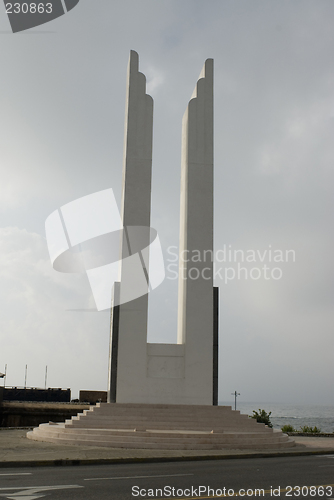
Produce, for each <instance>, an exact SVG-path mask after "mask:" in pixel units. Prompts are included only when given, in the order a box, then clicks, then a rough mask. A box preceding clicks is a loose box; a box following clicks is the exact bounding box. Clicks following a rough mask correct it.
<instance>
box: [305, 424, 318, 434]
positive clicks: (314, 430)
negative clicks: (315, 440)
mask: <svg viewBox="0 0 334 500" xmlns="http://www.w3.org/2000/svg"><path fill="white" fill-rule="evenodd" d="M301 432H307V433H309V434H320V432H321V429H318V427H317V426H314V427H309V426H308V425H304V426H303V427H301Z"/></svg>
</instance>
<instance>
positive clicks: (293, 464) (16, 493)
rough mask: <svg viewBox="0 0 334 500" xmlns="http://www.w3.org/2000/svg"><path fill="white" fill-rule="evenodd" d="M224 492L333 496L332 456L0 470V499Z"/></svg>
mask: <svg viewBox="0 0 334 500" xmlns="http://www.w3.org/2000/svg"><path fill="white" fill-rule="evenodd" d="M321 485H322V486H324V485H332V486H327V487H325V488H319V486H321ZM295 486H299V487H300V490H298V488H296V489H292V488H293V487H295ZM303 486H304V488H303V489H302V487H303ZM311 486H313V487H316V488H313V489H310V487H311ZM200 487H201V489H200ZM208 487H209V488H211V491H210V490H208ZM307 487H308V488H307ZM173 488H174V491H173ZM224 488H226V489H225V491H224ZM278 488H280V489H281V491H280V495H279V492H278V491H277V489H278ZM290 488H291V491H290ZM156 490H158V491H156ZM247 490H248V495H247ZM255 490H257V491H255ZM261 490H264V492H263V491H261ZM160 491H161V492H160ZM224 492H225V495H226V496H227V497H228V496H232V495H235V496H245V497H246V498H250V497H251V496H253V497H261V496H262V497H263V496H264V495H265V496H266V498H269V497H271V498H275V497H279V496H281V497H282V498H297V497H300V498H316V499H319V498H323V499H333V498H334V455H326V456H324V455H318V456H304V457H303V456H301V457H281V458H256V459H254V458H253V459H238V460H217V461H216V460H213V461H211V460H210V461H200V462H174V463H173V462H172V463H153V464H150V463H146V464H145V463H138V464H119V465H103V466H100V465H99V466H98V465H94V466H78V467H45V468H34V467H33V468H24V469H17V468H15V469H0V498H8V499H12V500H35V499H37V498H48V499H50V500H60V499H61V500H72V499H73V500H77V499H80V500H107V499H108V500H125V499H126V500H135V499H136V498H137V499H139V500H140V499H145V498H146V499H148V498H153V499H160V498H179V499H181V498H183V499H185V498H194V499H197V498H208V497H211V496H214V495H221V494H224Z"/></svg>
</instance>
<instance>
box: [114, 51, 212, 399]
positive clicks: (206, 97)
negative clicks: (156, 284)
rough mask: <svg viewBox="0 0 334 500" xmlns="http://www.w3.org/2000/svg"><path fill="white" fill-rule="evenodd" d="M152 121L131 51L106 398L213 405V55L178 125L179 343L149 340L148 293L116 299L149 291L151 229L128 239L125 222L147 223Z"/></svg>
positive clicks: (130, 224) (150, 103)
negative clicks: (135, 260) (136, 263)
mask: <svg viewBox="0 0 334 500" xmlns="http://www.w3.org/2000/svg"><path fill="white" fill-rule="evenodd" d="M152 123H153V100H152V98H151V97H150V96H149V95H147V94H146V84H145V76H144V75H143V74H142V73H140V72H139V69H138V54H137V53H136V52H134V51H131V53H130V60H129V66H128V80H127V99H126V112H125V140H124V165H123V195H122V220H123V227H124V231H123V240H122V245H121V256H122V265H121V271H120V283H116V284H115V289H114V307H113V309H112V324H111V343H110V363H109V365H110V368H109V388H108V389H109V402H117V403H155V404H158V403H166V404H193V405H212V404H217V383H218V377H217V370H218V364H217V356H218V345H217V342H218V335H217V328H218V325H217V321H216V322H214V315H215V311H214V289H213V263H212V254H213V60H212V59H208V60H207V61H206V62H205V65H204V67H203V70H202V72H201V74H200V77H199V79H198V81H197V84H196V87H195V90H194V93H193V95H192V98H191V100H190V102H189V105H188V107H187V110H186V112H185V115H184V118H183V124H182V163H181V221H180V277H179V312H178V341H177V344H152V343H147V312H148V295H147V294H146V295H144V296H141V297H140V298H137V299H135V300H131V301H127V302H125V303H124V301H123V300H122V296H125V294H126V293H128V290H129V288H130V289H131V286H132V287H136V286H147V290H148V287H149V281H150V280H149V277H148V272H147V270H148V258H149V256H148V253H147V254H145V252H144V253H143V252H140V249H143V248H146V249H147V248H148V246H149V243H150V236H149V231H147V232H145V231H144V232H141V233H140V234H141V236H140V237H139V236H138V238H137V237H136V235H135V237H133V238H131V234H129V231H128V230H127V228H130V227H131V228H132V229H133V228H135V227H141V228H143V227H146V228H147V229H148V228H149V227H150V206H151V168H152ZM133 230H134V229H133ZM138 235H139V232H138ZM145 238H146V240H145ZM133 246H137V247H138V253H139V255H141V257H140V258H141V259H142V266H143V269H144V273H143V276H142V277H141V278H140V279H141V280H142V281H144V285H143V283H140V284H138V283H135V281H136V280H138V278H137V275H136V279H135V280H134V278H133V270H132V267H131V265H130V263H129V259H127V257H128V256H129V255H130V254H133V252H134V249H133ZM193 251H197V252H198V253H199V255H200V256H201V261H198V262H196V263H194V262H191V263H189V262H187V258H186V256H187V255H191V254H192V252H193ZM147 252H148V250H147ZM189 264H191V266H189ZM145 280H146V281H145ZM131 283H132V285H131ZM118 304H120V305H118ZM215 305H216V306H217V300H216V301H215ZM214 337H215V341H214ZM214 372H215V373H214Z"/></svg>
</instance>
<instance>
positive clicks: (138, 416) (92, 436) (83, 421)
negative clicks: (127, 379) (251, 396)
mask: <svg viewBox="0 0 334 500" xmlns="http://www.w3.org/2000/svg"><path fill="white" fill-rule="evenodd" d="M27 437H28V438H30V439H34V440H37V441H48V442H52V443H63V444H79V445H91V446H104V447H110V448H128V449H135V448H138V449H159V450H223V449H244V450H253V449H254V450H259V449H261V450H263V449H270V450H273V449H281V448H289V447H292V446H295V442H294V441H293V440H292V439H291V438H289V437H288V436H287V435H286V434H283V433H282V431H280V430H273V429H270V428H269V427H267V426H265V425H264V424H260V423H258V422H256V420H254V419H252V418H249V417H248V415H241V414H240V412H239V411H232V409H231V407H230V406H198V405H149V404H132V403H131V404H130V403H125V404H121V403H110V404H108V403H98V404H97V405H96V406H93V407H91V408H90V409H89V410H84V412H83V413H79V414H78V415H77V416H76V417H72V419H71V420H66V422H65V423H60V424H59V423H51V422H50V423H49V424H41V425H40V426H39V427H38V428H35V429H34V430H33V431H31V432H28V434H27Z"/></svg>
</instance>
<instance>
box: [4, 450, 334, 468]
mask: <svg viewBox="0 0 334 500" xmlns="http://www.w3.org/2000/svg"><path fill="white" fill-rule="evenodd" d="M331 454H334V449H326V450H324V449H322V450H305V451H302V450H298V451H291V452H287V451H282V452H280V451H277V452H268V453H266V452H258V453H248V454H243V453H240V454H235V455H196V456H189V457H187V456H181V457H133V458H97V459H89V458H88V459H87V458H85V459H73V460H72V459H58V460H19V461H12V462H9V461H8V462H0V468H12V467H68V466H79V465H111V464H134V463H161V462H194V461H201V460H237V459H246V458H247V459H248V458H278V457H300V456H308V455H331Z"/></svg>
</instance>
